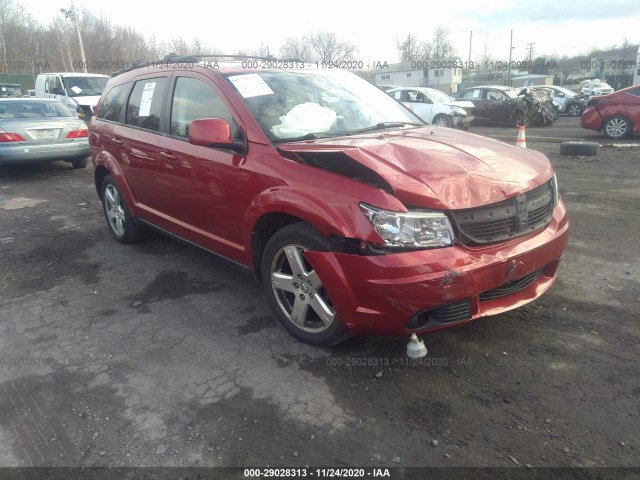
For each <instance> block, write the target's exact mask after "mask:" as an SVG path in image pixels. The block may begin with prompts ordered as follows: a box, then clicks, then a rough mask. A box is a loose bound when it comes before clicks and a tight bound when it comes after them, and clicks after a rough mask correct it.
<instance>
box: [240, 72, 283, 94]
mask: <svg viewBox="0 0 640 480" xmlns="http://www.w3.org/2000/svg"><path fill="white" fill-rule="evenodd" d="M229 80H230V81H231V83H233V85H234V86H235V87H236V88H237V89H238V91H239V92H240V95H242V96H243V97H244V98H249V97H258V96H260V95H273V90H271V88H269V85H267V84H266V83H265V81H264V80H263V79H262V77H260V75H258V74H257V73H247V74H245V75H234V76H233V77H229Z"/></svg>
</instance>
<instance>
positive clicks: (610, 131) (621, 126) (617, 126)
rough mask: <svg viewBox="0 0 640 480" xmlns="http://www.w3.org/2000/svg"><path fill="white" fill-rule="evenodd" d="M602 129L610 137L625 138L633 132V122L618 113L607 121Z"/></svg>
mask: <svg viewBox="0 0 640 480" xmlns="http://www.w3.org/2000/svg"><path fill="white" fill-rule="evenodd" d="M602 130H603V132H604V134H605V135H606V136H607V137H609V138H625V137H627V136H629V135H630V134H631V122H630V121H629V120H627V119H626V118H624V117H621V116H620V115H616V116H615V117H611V118H610V119H609V120H607V121H606V122H605V124H604V128H603V129H602Z"/></svg>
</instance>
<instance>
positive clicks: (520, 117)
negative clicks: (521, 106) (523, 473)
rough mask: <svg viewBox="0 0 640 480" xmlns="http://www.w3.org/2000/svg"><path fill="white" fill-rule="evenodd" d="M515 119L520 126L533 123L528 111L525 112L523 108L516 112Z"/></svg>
mask: <svg viewBox="0 0 640 480" xmlns="http://www.w3.org/2000/svg"><path fill="white" fill-rule="evenodd" d="M513 120H514V123H515V125H516V127H520V126H525V127H528V126H529V124H530V123H531V117H530V116H529V115H528V114H527V113H525V112H523V111H522V110H519V111H517V112H516V114H515V115H514V116H513Z"/></svg>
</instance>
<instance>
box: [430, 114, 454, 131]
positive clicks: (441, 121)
mask: <svg viewBox="0 0 640 480" xmlns="http://www.w3.org/2000/svg"><path fill="white" fill-rule="evenodd" d="M432 123H433V125H435V126H437V127H448V128H451V125H453V122H452V121H451V118H450V117H449V116H447V115H442V114H440V115H436V116H435V118H434V119H433V122H432Z"/></svg>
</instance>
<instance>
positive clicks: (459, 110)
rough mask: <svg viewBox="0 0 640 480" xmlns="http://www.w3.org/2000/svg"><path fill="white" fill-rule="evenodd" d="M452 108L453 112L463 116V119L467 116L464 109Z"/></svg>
mask: <svg viewBox="0 0 640 480" xmlns="http://www.w3.org/2000/svg"><path fill="white" fill-rule="evenodd" d="M451 108H452V109H453V112H454V113H457V114H458V115H462V116H463V117H465V116H466V115H467V112H466V111H465V109H464V108H462V107H451Z"/></svg>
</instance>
